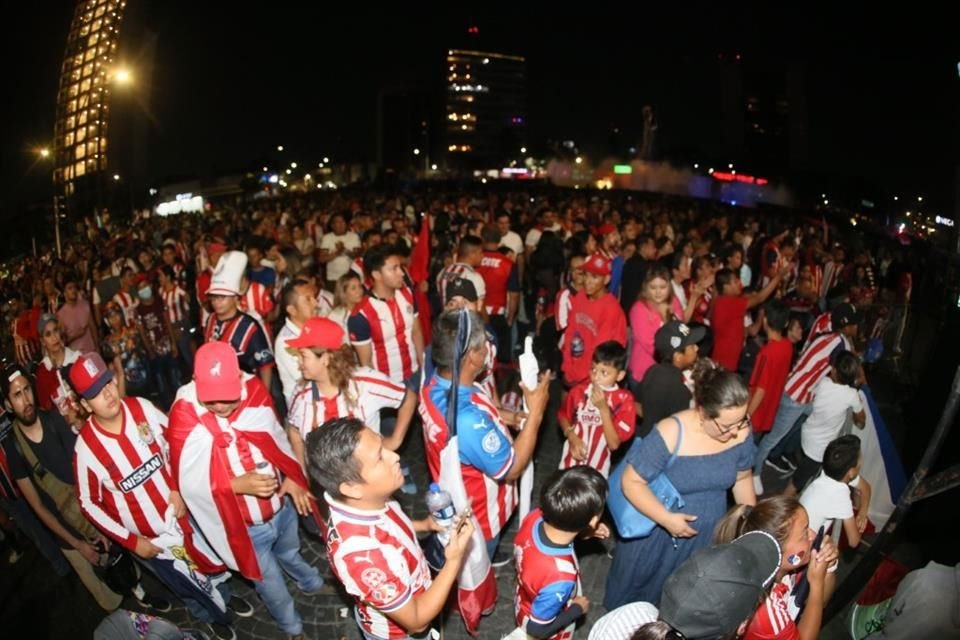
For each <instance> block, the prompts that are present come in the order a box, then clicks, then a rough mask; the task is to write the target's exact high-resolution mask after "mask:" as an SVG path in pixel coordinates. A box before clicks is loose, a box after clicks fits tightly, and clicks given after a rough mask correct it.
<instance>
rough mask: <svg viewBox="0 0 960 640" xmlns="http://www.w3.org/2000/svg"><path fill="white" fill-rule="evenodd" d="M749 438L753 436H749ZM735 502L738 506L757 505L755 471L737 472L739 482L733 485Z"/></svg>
mask: <svg viewBox="0 0 960 640" xmlns="http://www.w3.org/2000/svg"><path fill="white" fill-rule="evenodd" d="M747 437H748V438H752V437H753V436H752V435H750V434H748V435H747ZM733 500H734V502H736V503H737V504H749V505H755V504H757V493H756V491H754V489H753V471H751V470H750V469H744V470H743V471H738V472H737V481H736V482H734V483H733Z"/></svg>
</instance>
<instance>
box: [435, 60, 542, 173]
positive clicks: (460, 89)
mask: <svg viewBox="0 0 960 640" xmlns="http://www.w3.org/2000/svg"><path fill="white" fill-rule="evenodd" d="M446 89H447V90H446V100H445V102H446V107H445V110H444V118H445V120H444V127H443V131H444V141H443V149H444V150H445V151H446V160H447V166H448V167H450V168H454V169H477V168H496V167H503V166H504V164H505V163H506V162H508V161H509V160H510V159H517V158H519V154H520V149H521V148H522V147H524V146H526V143H527V72H526V59H525V58H523V57H521V56H514V55H507V54H503V53H493V52H488V51H473V50H468V49H448V50H447V64H446Z"/></svg>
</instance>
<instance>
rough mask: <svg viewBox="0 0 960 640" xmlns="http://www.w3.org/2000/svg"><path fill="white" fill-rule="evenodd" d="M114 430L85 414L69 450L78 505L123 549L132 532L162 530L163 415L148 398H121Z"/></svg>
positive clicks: (166, 459)
mask: <svg viewBox="0 0 960 640" xmlns="http://www.w3.org/2000/svg"><path fill="white" fill-rule="evenodd" d="M121 404H122V405H123V407H122V411H123V413H122V415H123V427H122V430H121V432H120V433H119V434H112V433H108V432H107V431H104V430H103V428H102V427H100V425H99V424H98V423H97V419H96V417H95V416H91V417H90V418H88V419H87V421H86V423H85V424H84V426H83V428H82V429H81V430H80V435H79V437H78V438H77V444H76V447H75V448H74V453H73V468H74V474H75V476H76V487H77V497H78V498H79V499H80V508H81V509H83V512H84V514H85V515H86V516H87V518H89V519H90V521H91V522H93V524H95V525H96V526H97V528H98V529H100V530H101V531H103V532H104V533H106V534H107V535H108V536H110V537H111V538H112V539H114V540H116V541H117V542H118V543H120V544H121V545H123V546H124V547H125V548H127V549H133V548H135V547H136V545H137V536H138V535H140V536H144V537H146V538H155V537H157V536H158V535H159V534H160V533H161V532H162V531H164V529H165V527H164V522H165V520H166V514H167V507H168V506H169V505H170V491H171V483H170V466H169V463H170V452H169V448H168V447H167V442H166V440H165V439H164V437H163V430H164V429H165V428H166V426H167V416H166V415H164V414H163V412H161V411H160V410H159V409H157V408H156V407H155V406H154V405H153V404H152V403H151V402H150V401H149V400H145V399H142V398H135V397H127V398H124V399H123V400H122V402H121Z"/></svg>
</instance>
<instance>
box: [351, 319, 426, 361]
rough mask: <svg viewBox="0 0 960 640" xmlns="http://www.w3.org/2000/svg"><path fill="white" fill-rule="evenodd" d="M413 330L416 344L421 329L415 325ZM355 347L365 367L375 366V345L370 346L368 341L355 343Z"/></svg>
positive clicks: (421, 341) (421, 340) (421, 339)
mask: <svg viewBox="0 0 960 640" xmlns="http://www.w3.org/2000/svg"><path fill="white" fill-rule="evenodd" d="M413 331H414V341H413V342H414V344H416V342H417V341H416V335H417V333H418V332H419V331H418V329H417V327H416V326H414V329H413ZM420 343H421V345H422V344H423V337H422V336H421V338H420ZM353 348H354V349H355V350H356V352H357V358H358V359H359V360H360V364H362V365H363V366H365V367H371V368H372V367H373V347H371V346H370V343H369V342H368V343H366V344H355V345H353ZM420 353H423V351H422V349H421V351H420ZM418 357H422V356H418Z"/></svg>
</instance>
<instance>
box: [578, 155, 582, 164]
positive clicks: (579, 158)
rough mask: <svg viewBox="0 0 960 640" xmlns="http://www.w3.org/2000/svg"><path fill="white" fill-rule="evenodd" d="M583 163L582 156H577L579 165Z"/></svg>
mask: <svg viewBox="0 0 960 640" xmlns="http://www.w3.org/2000/svg"><path fill="white" fill-rule="evenodd" d="M582 162H583V158H581V157H580V156H577V164H581V163H582Z"/></svg>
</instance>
